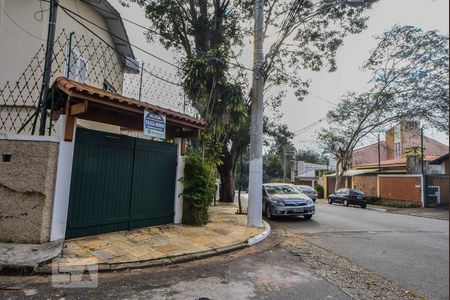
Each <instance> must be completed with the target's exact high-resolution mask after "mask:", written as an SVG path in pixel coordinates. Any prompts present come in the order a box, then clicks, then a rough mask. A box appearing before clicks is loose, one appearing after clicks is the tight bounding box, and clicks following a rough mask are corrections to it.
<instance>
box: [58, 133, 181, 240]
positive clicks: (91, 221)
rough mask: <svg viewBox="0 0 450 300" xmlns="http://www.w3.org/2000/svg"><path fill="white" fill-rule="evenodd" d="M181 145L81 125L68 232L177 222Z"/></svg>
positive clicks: (84, 233)
mask: <svg viewBox="0 0 450 300" xmlns="http://www.w3.org/2000/svg"><path fill="white" fill-rule="evenodd" d="M176 166H177V146H176V145H174V144H168V143H162V142H154V141H149V140H143V139H138V138H133V137H129V136H124V135H118V134H111V133H105V132H100V131H94V130H87V129H82V128H77V130H76V138H75V150H74V158H73V167H72V179H71V187H70V198H69V211H68V217H67V229H66V238H75V237H82V236H89V235H95V234H101V233H107V232H113V231H121V230H129V229H134V228H140V227H145V226H152V225H160V224H168V223H172V222H173V216H174V197H175V184H176V182H175V181H176Z"/></svg>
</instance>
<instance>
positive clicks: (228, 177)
mask: <svg viewBox="0 0 450 300" xmlns="http://www.w3.org/2000/svg"><path fill="white" fill-rule="evenodd" d="M218 171H219V175H220V182H221V184H220V201H221V202H234V193H235V191H234V172H233V168H232V166H231V164H228V163H224V164H223V165H221V166H220V167H219V168H218Z"/></svg>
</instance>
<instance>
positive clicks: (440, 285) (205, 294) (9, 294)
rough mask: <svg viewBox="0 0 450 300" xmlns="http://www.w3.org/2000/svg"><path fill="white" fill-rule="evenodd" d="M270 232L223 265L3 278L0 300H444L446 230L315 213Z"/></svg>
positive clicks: (348, 213)
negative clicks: (59, 278)
mask: <svg viewBox="0 0 450 300" xmlns="http://www.w3.org/2000/svg"><path fill="white" fill-rule="evenodd" d="M270 223H271V225H272V229H273V233H272V235H271V237H270V238H269V239H267V240H266V241H264V242H263V243H261V244H259V245H257V246H254V247H251V248H248V249H245V250H242V251H238V252H234V253H230V254H227V255H224V256H218V257H212V258H208V259H204V260H199V261H193V262H189V263H184V264H176V265H171V266H168V267H157V268H148V269H138V270H128V271H122V272H120V271H118V272H114V273H101V274H100V275H99V286H98V288H95V289H87V288H86V289H70V288H69V289H61V288H53V287H52V286H51V279H50V278H48V277H45V276H35V277H1V278H0V297H1V298H2V299H4V298H6V299H21V298H30V299H31V298H35V299H40V298H44V297H45V298H49V299H61V298H66V299H73V298H75V299H89V298H100V297H101V298H117V299H124V298H126V299H352V298H353V299H376V298H380V297H384V298H386V299H416V298H415V297H416V296H417V297H419V298H420V295H424V296H426V298H428V299H448V274H449V271H448V263H449V262H448V223H447V221H441V220H434V219H428V218H420V217H412V216H404V215H398V214H391V213H383V212H378V211H373V210H364V209H360V208H353V207H343V206H339V205H328V204H318V205H317V214H316V215H315V216H314V217H313V219H312V220H310V221H304V220H303V219H300V218H299V219H278V220H275V221H270ZM316 246H318V247H316ZM397 284H398V285H397ZM380 286H381V287H383V288H380ZM405 291H406V292H405ZM409 291H410V293H409ZM408 293H409V294H408ZM415 293H417V294H415Z"/></svg>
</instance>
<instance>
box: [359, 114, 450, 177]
mask: <svg viewBox="0 0 450 300" xmlns="http://www.w3.org/2000/svg"><path fill="white" fill-rule="evenodd" d="M423 143H424V160H425V161H426V162H427V161H433V160H435V159H437V158H438V157H440V156H442V155H445V154H447V153H448V152H449V147H448V146H447V145H444V144H442V143H440V142H438V141H436V140H434V139H432V138H429V137H426V136H424V141H423ZM420 145H421V142H420V124H419V123H418V122H406V121H404V122H401V123H399V124H398V125H396V126H394V127H392V128H390V129H389V130H387V131H386V133H385V140H384V141H382V142H381V143H380V164H381V167H382V172H383V173H384V172H387V173H403V174H405V173H408V171H407V170H408V168H407V163H408V162H407V158H406V156H405V152H406V151H407V150H408V149H409V148H411V147H420ZM352 167H353V168H354V169H374V168H378V143H374V144H371V145H368V146H364V147H361V148H358V149H355V150H354V151H353V155H352Z"/></svg>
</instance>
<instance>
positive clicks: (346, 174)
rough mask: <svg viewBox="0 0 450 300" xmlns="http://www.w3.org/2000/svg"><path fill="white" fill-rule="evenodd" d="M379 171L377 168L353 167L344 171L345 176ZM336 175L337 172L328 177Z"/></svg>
mask: <svg viewBox="0 0 450 300" xmlns="http://www.w3.org/2000/svg"><path fill="white" fill-rule="evenodd" d="M376 172H378V170H376V169H358V170H355V169H351V170H347V171H345V172H344V176H356V175H363V174H373V173H376ZM331 176H336V173H333V174H329V175H327V177H331Z"/></svg>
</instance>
